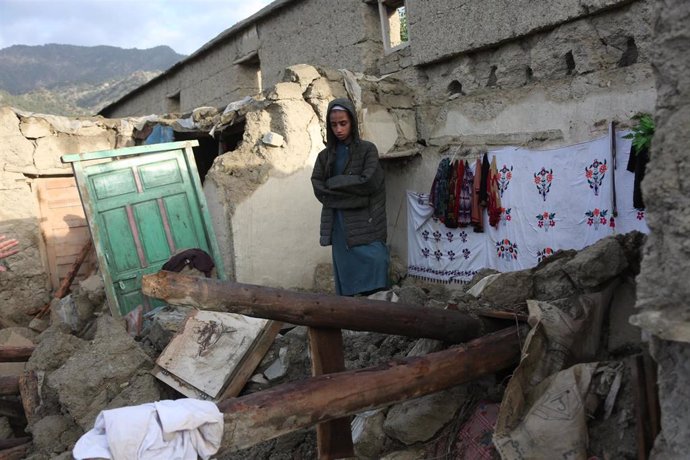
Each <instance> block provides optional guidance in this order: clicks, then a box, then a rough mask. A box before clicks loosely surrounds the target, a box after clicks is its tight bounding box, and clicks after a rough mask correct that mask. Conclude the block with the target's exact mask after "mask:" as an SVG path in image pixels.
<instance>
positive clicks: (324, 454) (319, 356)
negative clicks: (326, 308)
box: [308, 327, 355, 460]
mask: <svg viewBox="0 0 690 460" xmlns="http://www.w3.org/2000/svg"><path fill="white" fill-rule="evenodd" d="M308 332H309V350H310V351H311V375H313V376H318V375H324V374H332V373H335V372H343V371H344V370H345V352H344V350H343V333H342V331H341V330H340V329H317V328H313V327H310V328H309V331H308ZM316 445H317V451H318V458H319V460H332V459H336V458H351V457H354V456H355V451H354V446H353V445H352V429H351V428H350V417H343V418H338V419H334V420H329V421H327V422H322V423H319V424H318V425H316Z"/></svg>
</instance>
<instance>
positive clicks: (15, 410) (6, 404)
mask: <svg viewBox="0 0 690 460" xmlns="http://www.w3.org/2000/svg"><path fill="white" fill-rule="evenodd" d="M0 416H4V417H9V418H11V419H15V420H22V421H23V420H26V416H25V415H24V408H23V407H22V403H20V402H19V401H12V400H9V399H0Z"/></svg>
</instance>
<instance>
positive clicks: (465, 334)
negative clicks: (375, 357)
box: [142, 271, 505, 343]
mask: <svg viewBox="0 0 690 460" xmlns="http://www.w3.org/2000/svg"><path fill="white" fill-rule="evenodd" d="M142 292H143V293H144V294H146V295H148V296H151V297H156V298H158V299H163V300H165V301H166V302H167V303H169V304H172V305H192V306H195V307H198V308H201V309H205V310H216V311H227V312H231V313H239V314H242V315H246V316H252V317H255V318H268V319H273V320H277V321H283V322H287V323H291V324H301V325H305V326H310V327H320V328H331V329H350V330H355V331H371V332H380V333H384V334H395V335H403V336H407V337H426V338H430V339H436V340H442V341H445V342H451V343H461V342H466V341H468V340H471V339H474V338H477V337H481V336H482V335H484V334H486V333H487V332H490V331H492V330H496V327H495V324H496V321H497V320H493V319H491V318H486V319H481V318H477V317H473V316H471V315H469V314H466V313H461V312H458V311H454V310H443V309H440V308H429V307H422V306H416V305H414V306H413V305H404V304H399V303H392V302H385V301H381V300H370V299H366V298H361V297H358V298H354V297H341V296H333V295H324V294H313V293H307V292H293V291H288V290H285V289H277V288H269V287H264V286H255V285H251V284H241V283H234V282H231V281H223V280H218V279H211V278H199V277H195V276H187V275H181V274H179V273H173V272H166V271H161V272H158V273H155V274H151V275H145V276H144V277H143V279H142ZM504 324H505V323H504ZM492 327H493V328H492ZM504 327H505V326H504Z"/></svg>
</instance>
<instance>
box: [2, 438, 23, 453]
mask: <svg viewBox="0 0 690 460" xmlns="http://www.w3.org/2000/svg"><path fill="white" fill-rule="evenodd" d="M30 441H31V438H30V437H29V436H22V437H21V438H8V439H0V450H5V449H9V448H11V447H17V446H21V445H22V444H26V443H27V442H30Z"/></svg>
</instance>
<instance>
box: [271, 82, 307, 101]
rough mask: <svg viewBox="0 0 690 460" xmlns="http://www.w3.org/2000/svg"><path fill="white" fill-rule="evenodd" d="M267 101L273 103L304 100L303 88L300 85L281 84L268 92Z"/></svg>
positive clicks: (277, 84)
mask: <svg viewBox="0 0 690 460" xmlns="http://www.w3.org/2000/svg"><path fill="white" fill-rule="evenodd" d="M266 99H268V100H271V101H277V100H283V99H300V100H301V99H302V87H301V86H300V85H299V84H298V83H292V82H281V83H276V85H275V86H274V87H273V88H271V89H269V90H268V94H267V95H266Z"/></svg>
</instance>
